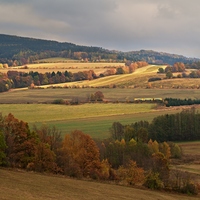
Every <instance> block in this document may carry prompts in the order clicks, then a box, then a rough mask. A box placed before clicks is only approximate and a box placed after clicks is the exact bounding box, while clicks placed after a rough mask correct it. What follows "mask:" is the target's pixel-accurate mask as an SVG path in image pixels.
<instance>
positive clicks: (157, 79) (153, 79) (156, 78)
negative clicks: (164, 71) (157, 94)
mask: <svg viewBox="0 0 200 200" xmlns="http://www.w3.org/2000/svg"><path fill="white" fill-rule="evenodd" d="M160 80H162V79H161V78H159V77H152V78H149V80H148V82H154V81H160Z"/></svg>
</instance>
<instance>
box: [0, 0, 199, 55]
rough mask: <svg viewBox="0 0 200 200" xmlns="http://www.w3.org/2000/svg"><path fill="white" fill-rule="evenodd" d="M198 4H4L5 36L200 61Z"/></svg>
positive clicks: (168, 0)
mask: <svg viewBox="0 0 200 200" xmlns="http://www.w3.org/2000/svg"><path fill="white" fill-rule="evenodd" d="M199 10H200V3H199V0H192V1H190V0H184V1H183V0H56V1H55V0H34V1H31V0H18V1H17V2H16V1H14V0H0V13H1V18H0V27H1V30H2V32H4V33H8V34H19V35H22V36H31V37H37V38H40V37H41V38H46V39H55V40H59V41H68V42H73V43H76V44H84V45H89V46H101V47H104V48H108V49H118V50H124V51H128V50H136V49H137V50H138V49H153V50H159V51H169V52H172V53H173V51H174V53H178V54H183V55H188V56H196V57H200V51H199V46H200V40H199V35H200V28H199V19H200V12H199Z"/></svg>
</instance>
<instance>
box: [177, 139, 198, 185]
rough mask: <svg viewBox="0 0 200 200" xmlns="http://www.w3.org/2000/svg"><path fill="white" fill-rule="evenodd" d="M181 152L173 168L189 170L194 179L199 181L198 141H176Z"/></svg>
mask: <svg viewBox="0 0 200 200" xmlns="http://www.w3.org/2000/svg"><path fill="white" fill-rule="evenodd" d="M177 144H178V145H179V146H180V147H181V149H182V152H183V157H182V159H181V160H180V161H179V162H178V165H174V167H175V169H179V170H181V171H184V172H189V173H191V175H193V176H194V177H195V181H196V182H198V183H200V141H194V142H180V143H177Z"/></svg>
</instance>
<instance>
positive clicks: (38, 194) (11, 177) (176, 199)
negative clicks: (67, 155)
mask: <svg viewBox="0 0 200 200" xmlns="http://www.w3.org/2000/svg"><path fill="white" fill-rule="evenodd" d="M0 179H1V180H3V181H0V199H3V200H10V199H15V200H35V199H37V200H53V199H57V200H63V199H65V200H104V199H109V200H118V199H119V200H122V199H123V200H132V199H137V200H159V199H160V200H161V199H162V200H192V199H193V200H196V199H199V198H200V197H199V196H194V197H191V196H187V195H179V194H173V193H167V192H160V191H151V190H146V189H136V188H130V187H124V186H119V185H114V184H105V183H97V182H92V181H82V180H75V179H69V178H65V177H61V176H51V175H42V174H37V173H31V172H24V171H11V170H5V169H0Z"/></svg>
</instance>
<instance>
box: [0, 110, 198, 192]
mask: <svg viewBox="0 0 200 200" xmlns="http://www.w3.org/2000/svg"><path fill="white" fill-rule="evenodd" d="M199 117H200V115H199V114H198V113H196V112H195V110H194V109H191V110H187V111H183V112H181V113H179V114H177V115H166V116H159V117H156V118H155V119H154V120H153V122H152V123H151V124H149V123H148V122H145V121H140V122H137V123H134V124H131V125H125V126H123V125H121V124H120V123H119V122H114V123H113V125H112V127H111V129H110V138H107V139H104V140H97V139H96V140H93V139H92V138H91V137H90V136H89V135H87V134H84V133H83V132H82V131H81V130H74V131H72V132H71V133H70V134H66V135H65V136H64V137H61V132H60V131H59V130H58V129H56V128H55V127H49V126H47V125H41V126H40V127H38V126H36V125H34V126H33V128H32V129H30V127H29V125H28V123H26V122H24V121H22V120H18V119H17V118H15V117H14V116H13V115H12V114H11V113H10V114H8V115H7V116H2V115H1V117H0V166H3V167H12V168H21V169H25V170H28V171H36V172H48V173H53V174H62V175H66V176H70V177H76V178H83V177H85V178H89V179H94V180H99V181H100V180H101V181H113V182H115V183H117V184H123V185H130V186H134V185H138V184H139V185H144V186H145V187H147V188H151V189H166V190H170V191H178V192H183V193H187V194H189V193H190V194H197V193H198V185H196V184H195V183H193V182H192V180H191V179H190V178H189V177H187V176H186V175H185V173H181V172H177V171H176V170H173V169H170V160H171V159H172V158H173V159H178V158H180V157H181V156H182V151H181V148H180V147H179V146H178V145H177V144H176V143H174V142H175V141H177V140H180V137H181V139H182V141H183V140H188V138H189V139H191V140H196V139H199V138H200V133H199V131H197V130H198V129H199V127H197V126H199V125H198V124H197V123H196V122H197V120H198V119H199ZM167 120H168V121H167ZM177 120H179V121H180V123H175V122H177ZM188 120H190V122H191V124H190V126H187V124H186V121H188ZM163 121H164V122H166V123H163ZM169 123H170V124H173V126H172V127H171V128H172V129H173V130H170V131H168V132H167V129H168V128H169V126H168V124H169ZM189 129H190V131H188V130H189ZM161 130H162V131H161ZM195 130H196V132H195ZM94 131H95V130H94ZM170 133H171V134H170ZM175 173H179V175H178V176H177V177H174V174H175Z"/></svg>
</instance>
